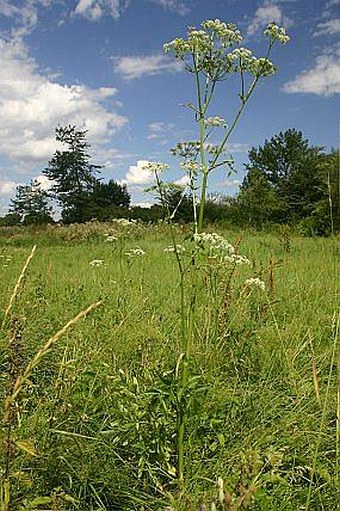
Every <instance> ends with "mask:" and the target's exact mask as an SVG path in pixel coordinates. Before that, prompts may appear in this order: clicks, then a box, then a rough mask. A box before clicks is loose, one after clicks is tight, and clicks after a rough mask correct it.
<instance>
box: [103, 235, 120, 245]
mask: <svg viewBox="0 0 340 511" xmlns="http://www.w3.org/2000/svg"><path fill="white" fill-rule="evenodd" d="M117 240H118V238H117V236H113V234H105V241H107V242H108V243H112V242H114V241H117Z"/></svg>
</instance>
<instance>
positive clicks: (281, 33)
mask: <svg viewBox="0 0 340 511" xmlns="http://www.w3.org/2000/svg"><path fill="white" fill-rule="evenodd" d="M263 34H264V35H265V36H267V37H269V38H270V39H271V40H272V41H279V43H281V44H286V43H288V42H289V41H290V37H289V35H287V33H286V29H285V28H283V27H279V26H278V25H276V23H274V22H272V23H269V25H268V26H267V28H266V29H265V31H264V32H263Z"/></svg>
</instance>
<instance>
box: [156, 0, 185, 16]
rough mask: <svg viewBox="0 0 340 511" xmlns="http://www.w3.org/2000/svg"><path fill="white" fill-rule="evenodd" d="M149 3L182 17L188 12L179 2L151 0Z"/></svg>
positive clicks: (183, 4) (176, 0)
mask: <svg viewBox="0 0 340 511" xmlns="http://www.w3.org/2000/svg"><path fill="white" fill-rule="evenodd" d="M151 2H153V3H154V4H158V5H160V6H161V7H163V8H164V9H167V10H169V11H173V12H175V13H177V14H180V15H181V16H184V15H185V14H187V13H188V12H189V11H190V9H189V7H188V6H187V5H186V4H185V2H181V1H179V0H151Z"/></svg>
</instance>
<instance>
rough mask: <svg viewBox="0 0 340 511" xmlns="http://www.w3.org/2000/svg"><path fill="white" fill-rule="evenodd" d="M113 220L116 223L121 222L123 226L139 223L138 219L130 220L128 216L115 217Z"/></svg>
mask: <svg viewBox="0 0 340 511" xmlns="http://www.w3.org/2000/svg"><path fill="white" fill-rule="evenodd" d="M112 222H115V223H116V224H119V225H122V226H129V225H134V224H136V223H137V221H136V220H128V219H127V218H113V219H112Z"/></svg>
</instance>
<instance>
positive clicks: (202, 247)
mask: <svg viewBox="0 0 340 511" xmlns="http://www.w3.org/2000/svg"><path fill="white" fill-rule="evenodd" d="M194 241H195V243H196V247H197V249H198V251H200V252H201V253H202V254H204V255H206V256H207V257H209V258H211V259H216V260H217V261H219V262H225V263H231V264H236V265H240V264H250V261H249V259H247V257H246V256H244V255H241V254H236V252H235V247H234V246H233V245H232V244H231V243H229V241H228V240H226V239H225V238H223V236H220V235H219V234H217V233H216V232H213V233H206V232H202V233H200V234H195V235H194Z"/></svg>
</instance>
